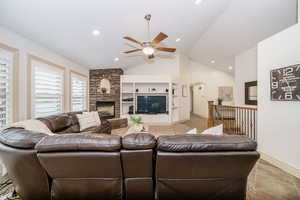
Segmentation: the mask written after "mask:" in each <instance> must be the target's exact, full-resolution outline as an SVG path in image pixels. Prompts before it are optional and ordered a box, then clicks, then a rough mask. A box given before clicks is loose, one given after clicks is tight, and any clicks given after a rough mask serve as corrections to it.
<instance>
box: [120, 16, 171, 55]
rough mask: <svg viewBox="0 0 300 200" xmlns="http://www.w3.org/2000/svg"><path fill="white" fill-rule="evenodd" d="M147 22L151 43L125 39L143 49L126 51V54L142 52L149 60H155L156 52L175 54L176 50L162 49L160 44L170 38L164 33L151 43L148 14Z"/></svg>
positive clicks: (129, 38) (149, 17)
mask: <svg viewBox="0 0 300 200" xmlns="http://www.w3.org/2000/svg"><path fill="white" fill-rule="evenodd" d="M145 20H146V21H147V23H148V40H149V42H139V41H137V40H135V39H133V38H131V37H128V36H126V37H123V38H124V39H125V40H129V41H131V42H134V43H136V44H139V45H140V46H141V47H140V48H137V49H133V50H129V51H126V52H124V53H126V54H128V53H133V52H137V51H142V52H143V53H144V54H145V55H146V56H148V58H149V59H152V58H154V52H155V51H165V52H170V53H174V52H175V51H176V49H175V48H167V47H160V46H158V44H159V43H160V42H161V41H163V40H164V39H166V38H167V37H168V36H167V35H166V34H164V33H162V32H161V33H159V34H158V35H157V36H156V37H155V38H154V39H153V40H152V41H150V20H151V15H150V14H148V15H146V16H145Z"/></svg>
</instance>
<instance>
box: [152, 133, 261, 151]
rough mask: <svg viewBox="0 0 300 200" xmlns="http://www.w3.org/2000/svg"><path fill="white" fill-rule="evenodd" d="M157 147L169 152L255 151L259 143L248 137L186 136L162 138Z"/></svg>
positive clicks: (159, 139)
mask: <svg viewBox="0 0 300 200" xmlns="http://www.w3.org/2000/svg"><path fill="white" fill-rule="evenodd" d="M157 146H158V150H161V151H168V152H216V151H255V150H256V147H257V143H256V142H255V141H253V140H251V139H249V138H248V137H246V136H238V135H226V136H214V135H187V134H185V135H173V136H160V137H159V138H158V142H157Z"/></svg>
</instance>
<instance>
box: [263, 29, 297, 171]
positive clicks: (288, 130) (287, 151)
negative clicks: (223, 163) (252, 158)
mask: <svg viewBox="0 0 300 200" xmlns="http://www.w3.org/2000/svg"><path fill="white" fill-rule="evenodd" d="M299 35H300V24H296V25H294V26H292V27H290V28H288V29H286V30H284V31H282V32H280V33H278V34H276V35H274V36H272V37H270V38H268V39H266V40H264V41H262V42H260V43H259V44H258V82H259V87H258V107H259V111H258V144H259V145H258V146H259V150H260V151H261V152H262V153H264V154H267V155H268V156H271V157H273V158H274V159H276V160H279V161H281V162H283V163H286V164H287V165H288V166H290V168H292V169H294V171H295V172H297V173H298V174H295V173H294V175H299V177H300V156H299V155H300V148H299V141H300V128H299V124H300V117H299V113H300V102H299V101H295V102H288V101H286V102H282V101H271V100H270V70H271V69H274V68H280V67H285V66H289V65H293V64H300V54H299V47H300V37H299Z"/></svg>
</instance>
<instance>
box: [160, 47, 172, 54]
mask: <svg viewBox="0 0 300 200" xmlns="http://www.w3.org/2000/svg"><path fill="white" fill-rule="evenodd" d="M155 49H157V50H158V51H167V52H172V53H173V52H175V51H176V49H175V48H167V47H156V48H155Z"/></svg>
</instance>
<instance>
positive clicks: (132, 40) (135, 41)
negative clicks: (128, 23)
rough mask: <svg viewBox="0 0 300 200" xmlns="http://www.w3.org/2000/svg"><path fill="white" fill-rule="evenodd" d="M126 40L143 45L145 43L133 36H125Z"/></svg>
mask: <svg viewBox="0 0 300 200" xmlns="http://www.w3.org/2000/svg"><path fill="white" fill-rule="evenodd" d="M123 38H124V39H125V40H129V41H131V42H134V43H137V44H139V45H141V46H142V45H143V43H141V42H139V41H137V40H135V39H133V38H131V37H127V36H126V37H123Z"/></svg>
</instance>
